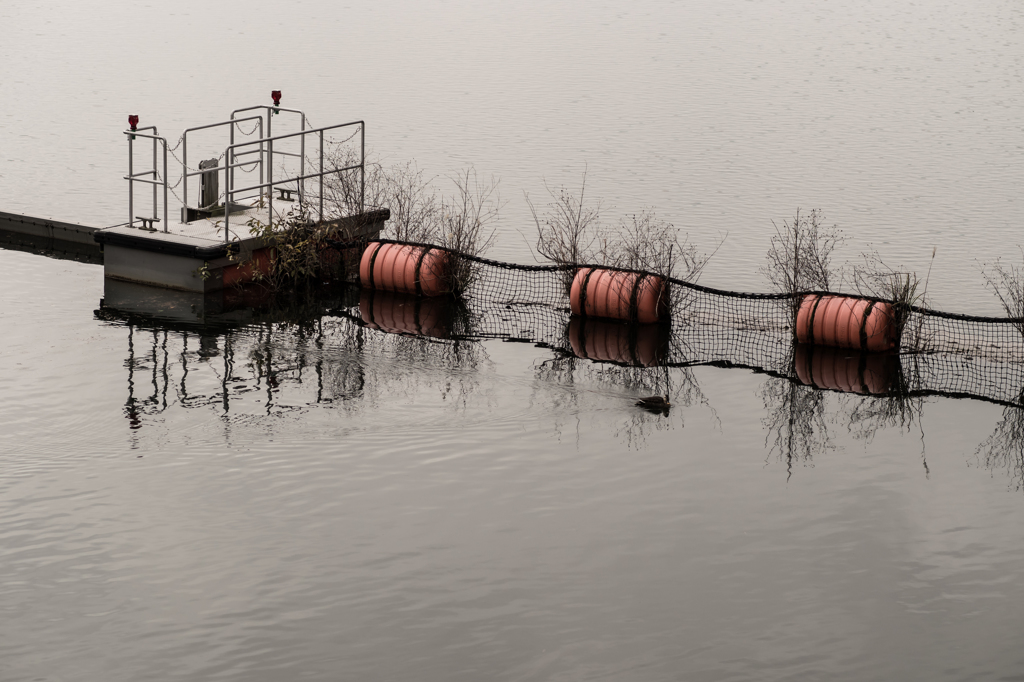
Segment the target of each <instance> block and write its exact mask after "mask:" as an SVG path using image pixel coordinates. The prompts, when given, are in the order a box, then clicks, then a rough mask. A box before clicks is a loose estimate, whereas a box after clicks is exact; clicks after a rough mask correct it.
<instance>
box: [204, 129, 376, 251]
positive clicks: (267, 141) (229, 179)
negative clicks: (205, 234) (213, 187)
mask: <svg viewBox="0 0 1024 682" xmlns="http://www.w3.org/2000/svg"><path fill="white" fill-rule="evenodd" d="M351 126H359V136H360V140H359V146H360V151H359V163H358V164H354V165H351V166H345V167H343V168H331V169H328V170H327V171H325V170H324V133H326V132H327V131H330V130H338V129H341V128H348V127H351ZM307 135H316V136H317V137H318V138H319V152H320V153H319V155H318V156H319V170H318V172H315V173H306V172H305V138H306V136H307ZM296 137H298V138H299V139H300V143H301V145H302V150H303V162H302V164H301V166H300V170H299V175H296V176H293V177H285V178H281V179H279V180H275V179H274V177H273V171H272V168H273V162H274V154H275V152H274V142H279V141H281V140H288V139H294V138H296ZM254 145H258V146H259V148H260V149H261V150H264V151H265V153H266V155H267V167H268V172H267V177H266V180H265V181H264V179H263V178H262V177H261V178H260V182H259V184H256V185H250V186H248V187H241V188H236V187H235V186H234V178H233V175H232V173H230V172H229V171H230V170H231V169H233V168H237V167H238V166H242V165H248V163H236V164H231V163H227V164H225V166H224V184H225V195H224V203H225V205H226V206H230V205H231V200H232V198H233V196H234V195H236V194H240V193H242V192H251V191H253V190H259V194H260V195H262V194H263V190H264V189H267V190H269V191H268V192H267V197H268V199H267V207H268V220H270V221H271V222H273V219H274V187H275V186H277V185H283V184H285V183H291V182H295V183H296V184H297V186H298V187H300V188H301V187H302V186H303V185H302V183H303V182H304V181H305V180H309V179H312V178H318V180H319V184H320V187H319V190H320V191H319V192H318V194H319V210H318V217H319V219H320V220H321V221H322V220H323V219H324V187H323V183H324V176H326V175H336V174H338V173H344V172H347V171H352V170H356V169H359V173H360V176H359V210H360V212H361V211H362V210H363V209H364V207H365V204H366V123H365V122H364V121H351V122H349V123H339V124H337V125H332V126H324V127H323V128H313V129H310V130H302V131H300V132H297V133H287V134H285V135H277V136H275V137H265V138H260V139H258V140H251V141H248V142H239V143H236V144H231V145H229V146H228V147H227V149H225V150H224V158H225V159H226V160H227V159H231V158H233V157H234V156H241V154H238V153H236V150H238V149H241V148H244V147H251V146H254ZM264 145H266V146H265V147H264ZM277 154H279V155H287V156H296V155H295V154H289V153H287V152H277ZM250 163H251V162H250ZM303 204H304V192H303V191H302V190H301V189H300V190H299V205H300V206H302V205H303ZM230 213H231V212H230V211H229V210H226V211H225V212H224V241H225V242H227V241H230V239H231V232H230Z"/></svg>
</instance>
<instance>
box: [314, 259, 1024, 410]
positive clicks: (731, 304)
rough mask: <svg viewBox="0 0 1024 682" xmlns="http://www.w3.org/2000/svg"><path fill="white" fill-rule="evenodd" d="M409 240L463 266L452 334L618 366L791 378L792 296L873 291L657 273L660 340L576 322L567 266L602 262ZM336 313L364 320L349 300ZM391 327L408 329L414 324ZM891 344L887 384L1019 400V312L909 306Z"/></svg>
mask: <svg viewBox="0 0 1024 682" xmlns="http://www.w3.org/2000/svg"><path fill="white" fill-rule="evenodd" d="M374 241H377V242H381V243H401V242H394V241H391V240H374ZM332 245H333V246H334V248H336V249H339V250H342V249H361V248H363V247H365V243H355V242H350V243H333V244H332ZM412 245H413V246H419V247H429V248H430V249H437V250H440V251H447V252H448V253H449V255H451V256H453V257H455V258H457V259H461V260H462V261H463V262H465V263H470V264H471V266H472V268H473V273H474V274H473V277H472V280H471V283H470V284H469V286H468V287H467V288H466V289H465V291H464V292H463V295H462V297H461V303H460V305H461V306H462V309H463V311H462V314H463V316H464V323H463V324H462V328H461V330H459V331H458V332H456V333H455V334H454V335H455V336H462V337H465V338H477V339H482V338H500V339H506V340H514V341H524V342H531V343H535V344H537V345H540V346H544V347H549V348H552V349H555V350H557V351H558V352H561V353H565V354H572V355H575V356H576V357H581V358H586V359H589V360H593V361H597V362H610V363H614V364H620V365H626V366H630V365H631V366H639V367H643V366H667V367H692V366H700V365H717V366H736V367H747V368H750V369H753V370H755V371H759V372H765V373H768V374H773V375H776V376H780V377H787V378H789V379H791V380H793V381H799V380H800V375H799V373H798V372H797V367H796V366H795V362H796V356H795V350H794V348H795V346H794V341H793V327H792V324H793V323H792V319H793V317H792V316H793V301H794V299H796V298H799V299H801V300H802V299H803V297H805V296H808V295H822V296H845V297H847V298H851V299H862V300H868V301H870V300H873V299H870V298H868V297H864V296H851V295H847V294H836V293H832V292H801V293H798V294H767V293H745V292H736V291H727V290H722V289H715V288H712V287H707V286H704V285H700V284H696V283H693V282H687V281H683V280H680V279H675V278H668V282H669V284H670V285H671V287H672V291H673V293H672V296H673V301H674V304H673V310H672V314H671V317H670V319H669V320H668V321H667V322H666V323H663V324H662V325H659V326H662V327H664V328H665V330H666V331H664V332H663V334H664V336H665V337H666V338H665V339H662V340H659V339H657V338H652V336H651V334H650V333H648V332H647V331H646V330H644V329H643V327H644V326H643V325H636V324H632V325H631V324H628V323H621V322H614V321H611V322H607V321H602V320H598V319H596V318H584V319H583V320H582V321H581V320H580V319H579V318H574V316H573V315H571V313H570V306H569V295H568V291H567V288H568V287H567V281H569V278H567V273H574V272H576V271H577V270H578V269H579V268H585V267H603V266H590V265H586V264H580V265H520V264H516V263H507V262H502V261H496V260H491V259H487V258H481V257H478V256H473V255H469V254H464V253H457V252H453V251H450V250H448V249H444V248H442V247H437V246H434V245H430V244H412ZM610 269H611V270H620V269H618V268H610ZM626 272H628V271H626ZM646 274H650V273H646ZM343 313H344V314H346V315H347V316H351V317H352V318H353V319H356V318H358V319H361V320H362V321H363V323H365V322H367V320H366V319H365V315H363V314H361V313H360V312H359V311H358V310H357V309H355V308H353V309H350V310H348V311H347V312H344V311H343ZM574 325H575V327H574ZM371 326H372V325H371ZM638 327H639V328H640V330H639V331H638V330H637V328H638ZM393 331H406V332H409V333H416V331H415V329H405V330H402V329H397V330H393ZM897 350H898V353H899V356H900V357H899V362H898V363H897V364H898V366H899V367H898V373H899V377H898V378H897V379H896V380H893V381H886V382H885V386H886V391H890V392H900V393H902V394H914V395H939V394H942V395H951V396H955V397H973V398H978V399H981V400H987V401H991V402H996V403H1000V404H1004V405H1024V320H1021V319H1016V318H999V317H981V316H973V315H963V314H957V313H947V312H942V311H936V310H930V309H927V308H921V307H917V306H914V307H911V308H910V312H909V315H908V318H907V322H906V326H905V329H904V331H903V334H902V336H901V338H900V344H899V347H898V349H897ZM860 357H861V353H859V352H858V351H856V350H847V351H842V350H840V351H839V357H838V359H831V360H829V363H831V364H830V365H829V371H831V372H833V373H834V372H836V371H839V372H846V374H847V375H850V376H853V375H855V374H856V373H857V372H860V373H861V374H863V371H864V370H863V368H859V365H860V364H862V361H861V360H860V359H859V358H860ZM847 365H848V366H849V367H847ZM805 378H806V377H805ZM811 383H813V384H815V385H818V387H819V388H826V389H829V388H831V389H836V390H847V389H843V388H841V386H839V385H838V384H842V385H844V386H847V385H848V386H849V387H851V388H849V389H848V390H853V391H857V392H865V393H877V391H873V390H871V386H870V385H869V384H870V382H868V383H863V382H862V383H861V384H860V385H857V380H855V378H854V379H850V380H849V381H847V382H846V383H845V384H844V383H843V382H838V383H837V382H836V381H834V380H831V379H828V378H826V379H825V380H821V381H818V380H814V379H813V378H812V380H811ZM832 384H837V385H832Z"/></svg>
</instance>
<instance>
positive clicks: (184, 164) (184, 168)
mask: <svg viewBox="0 0 1024 682" xmlns="http://www.w3.org/2000/svg"><path fill="white" fill-rule="evenodd" d="M253 120H255V121H258V123H257V129H258V130H259V133H260V137H261V138H262V137H263V117H262V116H247V117H246V118H239V119H236V118H234V114H232V118H231V120H229V121H220V122H219V123H210V124H208V125H204V126H196V127H194V128H186V129H185V132H183V133H182V134H181V177H182V180H181V182H182V190H181V193H182V196H184V202H185V204H186V206H187V205H188V179H189V178H190V177H193V176H196V175H203V174H204V173H209V172H211V171H209V170H203V169H200V170H197V171H193V172H191V173H190V172H189V170H188V134H189V133H193V132H196V131H198V130H208V129H210V128H219V127H221V126H231V142H232V143H234V141H235V125H236V124H238V123H242V122H244V121H253ZM268 128H269V126H268ZM247 153H248V154H259V155H260V156H259V158H258V159H257V160H256V161H247V162H246V163H244V164H241V165H245V166H248V165H250V164H253V163H256V164H259V167H260V182H263V154H262V153H260V150H253V151H252V152H247ZM236 160H237V159H236ZM225 161H227V162H229V163H230V161H231V160H230V159H225ZM235 167H236V168H237V166H235ZM213 172H216V171H213ZM232 173H234V169H232ZM232 177H233V176H232ZM199 208H200V209H202V208H205V207H203V206H199ZM183 222H185V221H183Z"/></svg>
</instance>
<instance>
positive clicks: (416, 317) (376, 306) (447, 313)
mask: <svg viewBox="0 0 1024 682" xmlns="http://www.w3.org/2000/svg"><path fill="white" fill-rule="evenodd" d="M359 314H360V316H361V317H362V318H363V322H365V323H366V326H368V327H371V328H373V329H380V330H381V331H385V332H390V333H392V334H419V335H421V336H434V337H437V338H441V339H446V338H448V337H449V336H450V335H451V329H452V306H451V302H450V301H448V300H446V299H442V298H425V297H423V296H410V295H409V294H400V293H394V292H391V291H374V290H372V289H363V290H362V291H361V292H360V294H359Z"/></svg>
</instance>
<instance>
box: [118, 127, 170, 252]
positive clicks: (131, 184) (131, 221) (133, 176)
mask: <svg viewBox="0 0 1024 682" xmlns="http://www.w3.org/2000/svg"><path fill="white" fill-rule="evenodd" d="M144 130H152V131H153V133H154V134H153V135H148V134H146V133H144V132H143V131H144ZM158 132H159V131H157V129H156V126H146V127H145V128H137V129H136V130H126V131H124V134H125V135H127V136H128V175H126V176H125V180H127V181H128V227H135V183H136V182H142V183H146V184H151V185H153V220H157V217H156V206H157V191H156V188H157V186H158V185H163V188H164V232H167V140H166V139H165V138H163V137H160V135H158V134H156V133H158ZM136 136H138V137H142V138H146V139H150V140H153V170H151V171H143V172H141V173H135V172H134V164H135V155H134V153H133V151H134V149H133V147H134V141H135V138H136ZM158 141H159V142H161V143H163V147H164V175H163V181H162V182H161V181H160V180H145V179H143V178H141V177H139V176H142V175H150V174H152V175H153V176H154V177H156V178H159V177H160V174H159V173H158V172H157V166H156V164H157V154H156V148H157V142H158Z"/></svg>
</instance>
